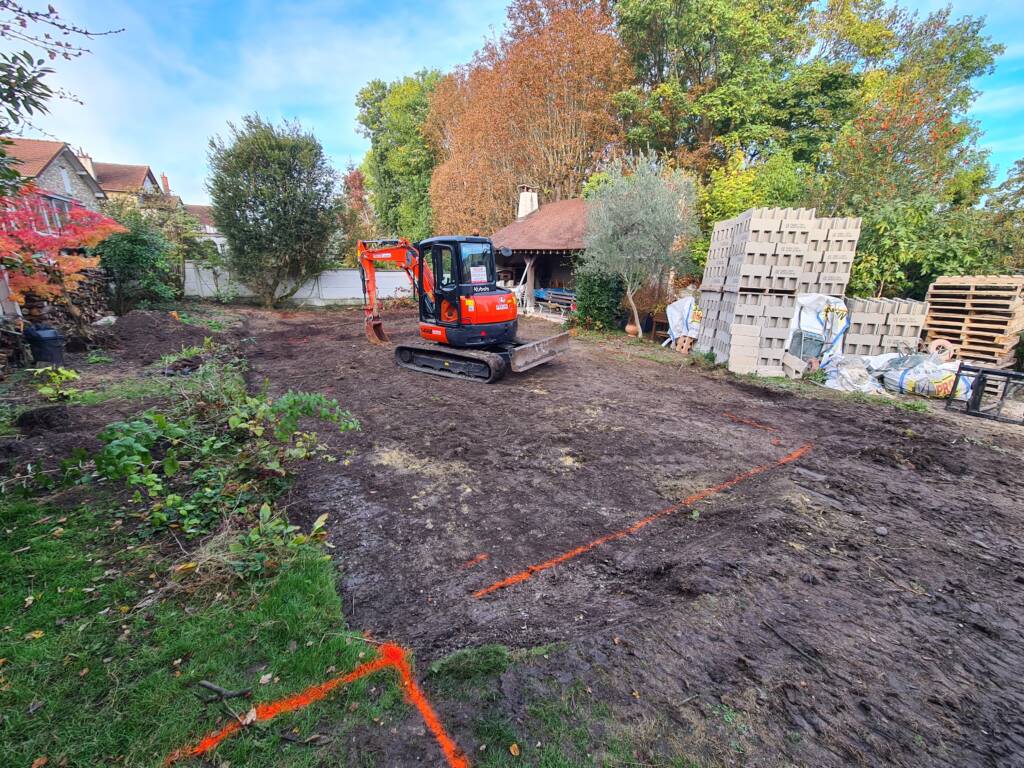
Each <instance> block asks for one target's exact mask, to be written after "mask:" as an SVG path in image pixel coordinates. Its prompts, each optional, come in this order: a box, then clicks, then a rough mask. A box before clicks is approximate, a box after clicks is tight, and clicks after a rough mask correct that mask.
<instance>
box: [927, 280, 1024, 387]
mask: <svg viewBox="0 0 1024 768" xmlns="http://www.w3.org/2000/svg"><path fill="white" fill-rule="evenodd" d="M924 328H925V331H926V338H927V340H928V341H929V342H930V341H933V340H935V339H943V340H946V341H949V342H951V343H953V344H955V345H956V346H957V348H958V349H957V353H956V357H957V358H958V359H961V360H973V361H975V362H977V363H979V364H982V365H984V366H987V367H990V368H1013V367H1014V365H1015V364H1016V348H1017V345H1018V344H1020V340H1021V333H1022V332H1024V275H984V276H977V277H958V276H946V277H940V278H938V279H937V280H936V281H935V282H934V283H932V285H931V287H930V288H929V289H928V317H927V318H926V320H925V325H924Z"/></svg>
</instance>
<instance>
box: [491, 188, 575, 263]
mask: <svg viewBox="0 0 1024 768" xmlns="http://www.w3.org/2000/svg"><path fill="white" fill-rule="evenodd" d="M586 223H587V209H586V204H585V203H584V202H583V198H580V197H577V198H573V199H572V200H560V201H559V202H557V203H548V204H546V205H542V206H541V207H540V208H538V209H537V210H536V211H534V212H533V213H531V214H530V215H528V216H524V217H523V218H521V219H518V220H516V221H513V222H512V223H511V224H509V225H508V226H507V227H503V228H502V229H499V230H498V231H497V232H495V233H494V234H493V235H491V241H492V242H493V243H494V247H495V248H511V249H512V250H513V251H581V250H583V249H584V247H585V246H584V243H583V232H584V230H585V229H586Z"/></svg>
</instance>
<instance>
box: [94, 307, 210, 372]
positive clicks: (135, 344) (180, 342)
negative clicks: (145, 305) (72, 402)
mask: <svg viewBox="0 0 1024 768" xmlns="http://www.w3.org/2000/svg"><path fill="white" fill-rule="evenodd" d="M216 335H217V334H216V333H214V332H213V331H210V330H209V329H208V328H200V327H196V326H194V325H187V324H185V323H183V322H181V321H180V320H175V319H174V317H172V316H171V315H169V314H168V313H167V312H156V311H149V310H140V309H136V310H133V311H131V312H129V313H128V314H127V315H125V316H124V317H119V318H118V320H117V323H116V324H115V325H114V337H115V345H116V347H117V349H119V350H120V351H121V354H122V356H123V357H124V358H126V359H128V360H132V361H134V362H138V363H143V364H149V363H152V362H154V361H155V360H159V359H160V357H161V356H162V355H166V354H167V353H168V352H177V351H178V350H180V349H181V348H182V347H188V346H199V345H202V343H203V339H204V338H206V337H207V336H216Z"/></svg>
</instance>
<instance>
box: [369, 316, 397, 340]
mask: <svg viewBox="0 0 1024 768" xmlns="http://www.w3.org/2000/svg"><path fill="white" fill-rule="evenodd" d="M366 338H368V339H369V340H370V343H371V344H390V343H391V339H389V338H388V335H387V334H386V333H385V332H384V322H383V321H382V320H379V319H378V320H372V319H367V321H366Z"/></svg>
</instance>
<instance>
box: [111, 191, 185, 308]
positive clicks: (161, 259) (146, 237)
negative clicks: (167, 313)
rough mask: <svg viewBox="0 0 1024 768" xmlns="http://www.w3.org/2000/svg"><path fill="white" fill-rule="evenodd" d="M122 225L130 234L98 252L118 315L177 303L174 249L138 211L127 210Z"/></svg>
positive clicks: (114, 236)
mask: <svg viewBox="0 0 1024 768" xmlns="http://www.w3.org/2000/svg"><path fill="white" fill-rule="evenodd" d="M119 222H120V223H121V224H123V225H124V226H126V227H127V228H128V231H127V232H122V233H120V234H117V235H111V236H110V237H108V238H107V239H106V240H104V241H103V242H102V243H100V244H99V245H98V246H97V247H96V250H95V254H96V255H97V256H99V257H100V266H102V267H103V269H104V270H105V271H106V273H107V274H108V275H110V277H111V278H112V280H113V285H112V288H113V293H114V296H113V299H114V311H115V312H117V314H119V315H123V314H124V313H126V312H128V311H129V310H131V309H133V308H134V307H136V306H138V305H139V304H140V303H143V302H149V301H170V300H171V299H173V298H174V296H175V291H174V273H173V270H172V269H171V264H170V261H169V260H168V259H169V256H170V248H171V246H170V244H169V243H168V242H167V239H166V238H165V237H164V235H163V233H162V232H161V231H160V230H159V229H158V228H157V227H156V225H155V224H153V223H151V222H149V221H146V219H145V218H143V216H142V214H141V213H140V212H139V211H137V210H126V211H125V212H124V215H123V216H122V217H121V218H120V219H119Z"/></svg>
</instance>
